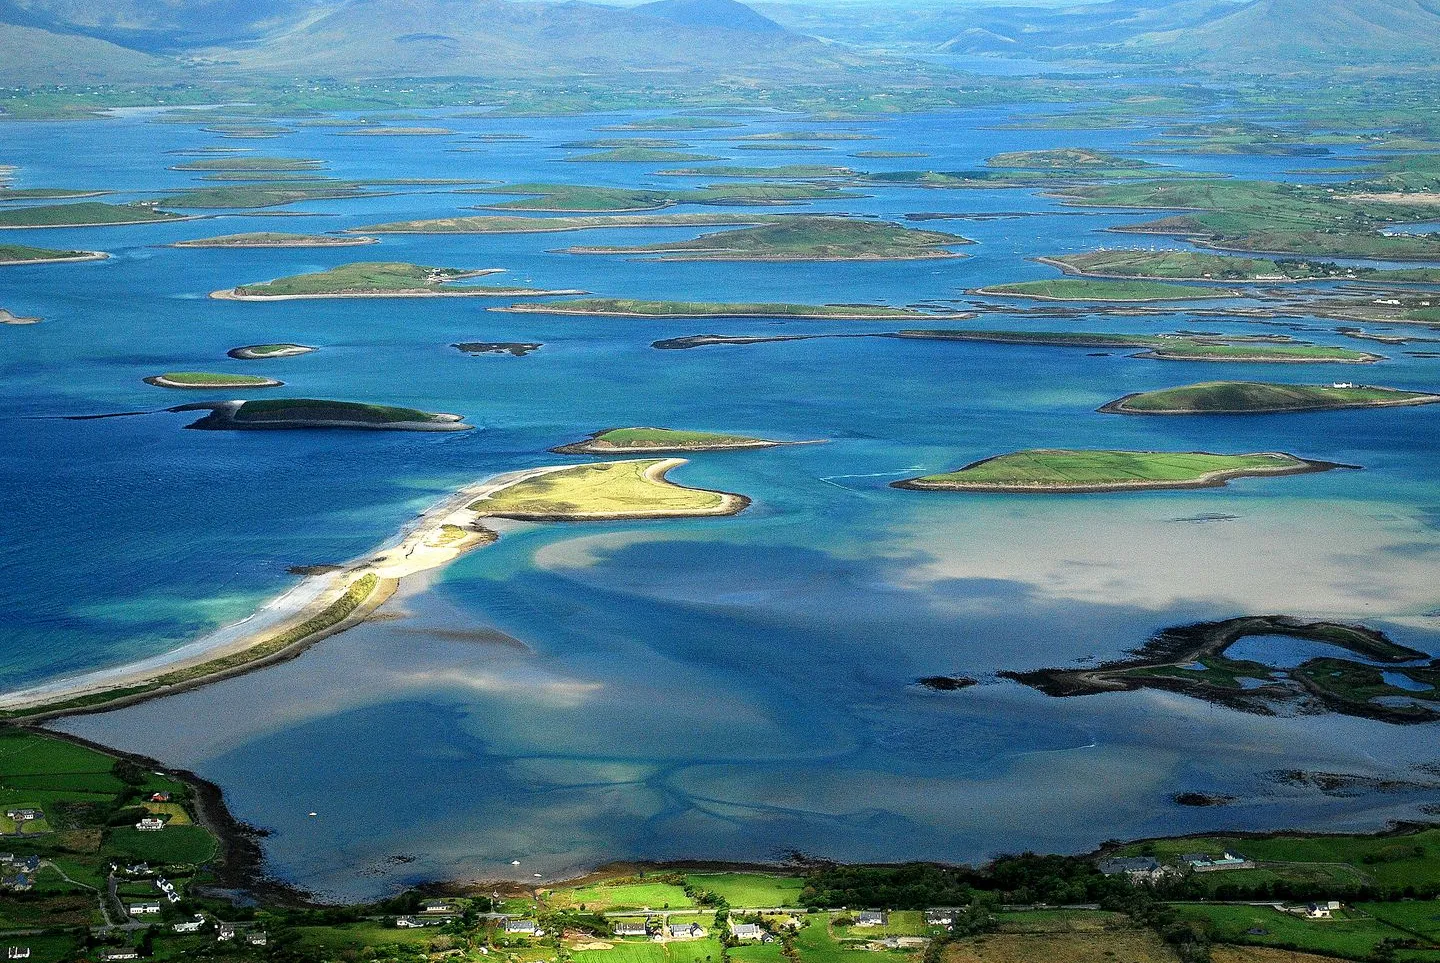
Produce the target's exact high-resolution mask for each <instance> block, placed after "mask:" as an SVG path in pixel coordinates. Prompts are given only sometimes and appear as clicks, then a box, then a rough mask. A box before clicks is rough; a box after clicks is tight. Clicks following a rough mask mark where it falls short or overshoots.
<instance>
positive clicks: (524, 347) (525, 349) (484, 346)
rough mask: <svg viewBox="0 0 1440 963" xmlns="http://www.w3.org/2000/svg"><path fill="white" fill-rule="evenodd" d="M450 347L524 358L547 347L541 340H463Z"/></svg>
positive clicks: (466, 352)
mask: <svg viewBox="0 0 1440 963" xmlns="http://www.w3.org/2000/svg"><path fill="white" fill-rule="evenodd" d="M450 347H452V348H454V349H456V350H457V351H461V352H463V353H465V354H508V355H511V356H512V357H516V358H523V357H525V356H526V355H527V354H529V353H530V352H532V351H539V350H540V349H541V348H543V347H545V345H544V343H543V342H539V341H461V342H459V343H457V344H452V345H451V346H450Z"/></svg>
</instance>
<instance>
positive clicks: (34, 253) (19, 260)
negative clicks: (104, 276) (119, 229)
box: [0, 244, 110, 266]
mask: <svg viewBox="0 0 1440 963" xmlns="http://www.w3.org/2000/svg"><path fill="white" fill-rule="evenodd" d="M109 256H110V255H108V254H104V253H102V252H100V251H52V250H50V249H49V248H43V247H26V246H25V245H23V244H0V266H4V265H7V264H64V263H67V262H71V261H103V260H105V259H106V258H108V257H109Z"/></svg>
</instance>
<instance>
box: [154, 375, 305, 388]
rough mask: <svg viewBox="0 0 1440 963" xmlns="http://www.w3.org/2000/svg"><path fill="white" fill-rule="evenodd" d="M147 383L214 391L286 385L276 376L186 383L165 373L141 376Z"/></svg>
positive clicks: (159, 386) (160, 386)
mask: <svg viewBox="0 0 1440 963" xmlns="http://www.w3.org/2000/svg"><path fill="white" fill-rule="evenodd" d="M140 380H141V381H144V382H145V383H146V384H147V385H152V386H153V387H156V388H181V389H186V390H189V391H212V390H219V389H223V390H226V391H229V390H231V389H242V388H280V387H283V386H284V385H285V382H283V381H276V380H275V379H274V378H266V379H265V380H264V381H211V382H207V383H204V384H186V383H185V382H183V381H171V380H169V379H168V378H166V377H165V376H164V375H151V376H150V377H148V378H141V379H140Z"/></svg>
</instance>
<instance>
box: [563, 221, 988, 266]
mask: <svg viewBox="0 0 1440 963" xmlns="http://www.w3.org/2000/svg"><path fill="white" fill-rule="evenodd" d="M972 243H974V242H973V241H971V240H970V239H969V238H964V237H960V236H959V235H956V234H942V233H940V232H938V231H920V230H916V229H915V228H910V227H902V226H901V225H899V224H895V223H892V222H890V221H882V220H867V219H861V218H853V217H834V216H830V217H826V216H816V215H806V214H792V215H782V216H781V217H779V218H777V219H775V220H774V221H772V222H770V223H766V224H761V225H759V226H757V227H748V228H741V229H739V230H735V231H721V232H718V233H714V234H702V235H701V236H700V237H697V238H694V239H693V240H688V241H668V242H663V243H660V244H647V245H640V246H636V247H572V248H568V249H566V250H567V253H570V254H621V255H647V254H651V255H657V258H656V259H657V260H661V261H912V260H925V259H937V258H958V257H963V256H964V255H961V254H957V253H955V252H954V251H951V250H948V248H951V247H957V246H959V245H962V244H972Z"/></svg>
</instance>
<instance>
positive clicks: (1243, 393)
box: [1099, 381, 1440, 415]
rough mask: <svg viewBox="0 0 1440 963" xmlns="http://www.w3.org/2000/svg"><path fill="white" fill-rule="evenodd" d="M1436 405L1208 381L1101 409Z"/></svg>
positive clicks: (1405, 395) (1385, 392)
mask: <svg viewBox="0 0 1440 963" xmlns="http://www.w3.org/2000/svg"><path fill="white" fill-rule="evenodd" d="M1436 402H1440V395H1436V394H1428V393H1426V392H1422V391H1402V390H1400V389H1398V388H1378V387H1374V386H1371V385H1354V384H1349V383H1337V384H1333V385H1285V384H1270V383H1267V382H1257V381H1206V382H1203V383H1201V384H1194V385H1183V386H1181V387H1178V388H1162V389H1160V390H1158V391H1138V392H1135V393H1133V394H1128V395H1125V396H1124V397H1123V398H1118V399H1116V400H1115V401H1112V402H1110V403H1109V404H1106V405H1104V406H1102V407H1101V408H1100V409H1099V410H1100V411H1102V412H1106V413H1109V414H1118V415H1207V414H1208V415H1241V414H1267V413H1276V412H1286V411H1331V410H1335V409H1339V408H1394V407H1401V406H1413V405H1430V404H1435V403H1436Z"/></svg>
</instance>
